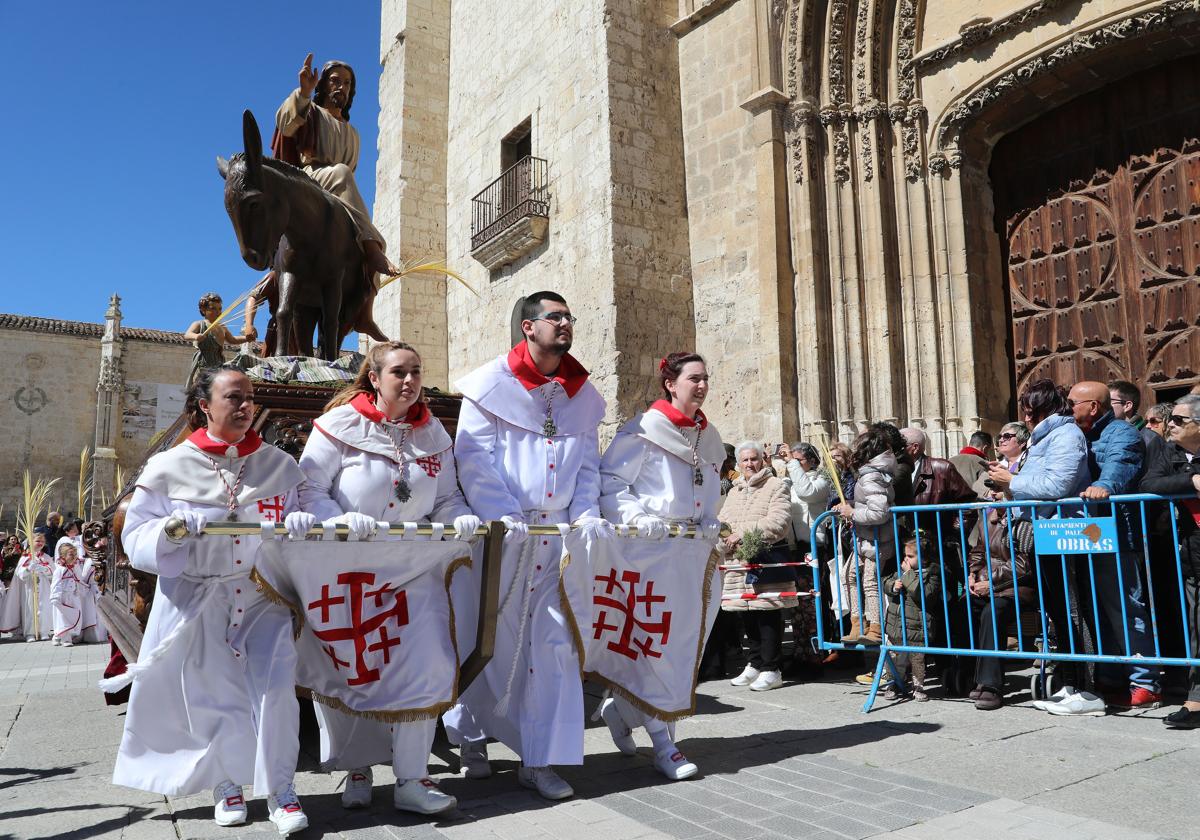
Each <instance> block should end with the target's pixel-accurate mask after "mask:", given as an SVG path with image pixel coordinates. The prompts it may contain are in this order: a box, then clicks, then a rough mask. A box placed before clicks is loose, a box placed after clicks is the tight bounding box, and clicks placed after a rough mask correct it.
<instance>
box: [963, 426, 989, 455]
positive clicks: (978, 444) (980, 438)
mask: <svg viewBox="0 0 1200 840" xmlns="http://www.w3.org/2000/svg"><path fill="white" fill-rule="evenodd" d="M967 445H968V446H971V447H973V448H975V449H981V450H985V449H987V448H988V447H990V446H991V445H992V436H991V435H989V434H988V433H987V432H985V431H983V430H982V429H981V430H980V431H978V432H975V433H974V434H972V435H971V439H970V440H969V441H967Z"/></svg>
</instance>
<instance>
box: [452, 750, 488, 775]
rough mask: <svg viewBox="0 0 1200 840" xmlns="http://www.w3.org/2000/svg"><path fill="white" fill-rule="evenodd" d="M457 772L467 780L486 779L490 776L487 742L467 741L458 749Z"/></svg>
mask: <svg viewBox="0 0 1200 840" xmlns="http://www.w3.org/2000/svg"><path fill="white" fill-rule="evenodd" d="M458 763H459V770H460V771H461V772H462V774H463V776H465V777H466V778H468V779H486V778H488V777H489V776H491V775H492V765H491V764H490V763H488V754H487V741H467V742H466V743H465V744H463V745H462V746H461V747H459V749H458Z"/></svg>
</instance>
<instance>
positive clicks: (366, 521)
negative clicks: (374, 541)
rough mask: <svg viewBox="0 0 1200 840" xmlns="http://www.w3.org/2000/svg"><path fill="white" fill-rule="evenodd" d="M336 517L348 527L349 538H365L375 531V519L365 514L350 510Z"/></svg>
mask: <svg viewBox="0 0 1200 840" xmlns="http://www.w3.org/2000/svg"><path fill="white" fill-rule="evenodd" d="M338 518H339V519H341V520H342V522H343V523H344V524H345V526H346V527H347V528H349V529H350V538H351V539H355V540H365V539H367V538H369V537H371V536H372V535H373V534H374V533H375V520H374V519H372V518H371V517H369V516H367V515H365V514H362V513H358V512H357V511H350V512H349V513H343V514H342V515H341V516H340V517H338Z"/></svg>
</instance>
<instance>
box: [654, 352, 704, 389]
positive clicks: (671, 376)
mask: <svg viewBox="0 0 1200 840" xmlns="http://www.w3.org/2000/svg"><path fill="white" fill-rule="evenodd" d="M691 362H699V363H700V364H704V357H703V356H701V355H700V354H699V353H693V352H691V351H680V352H678V353H671V354H669V355H668V356H666V358H664V359H660V360H659V363H658V379H659V386H660V387H661V388H662V392H663V397H664V398H665V399H666V400H668V401H669V400H670V399H671V392H670V391H668V390H667V383H668V382H674V381H675V380H676V379H678V378H679V374H681V373H683V366H684V365H686V364H689V363H691Z"/></svg>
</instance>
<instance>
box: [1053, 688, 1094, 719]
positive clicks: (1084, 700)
mask: <svg viewBox="0 0 1200 840" xmlns="http://www.w3.org/2000/svg"><path fill="white" fill-rule="evenodd" d="M1046 711H1047V712H1049V713H1050V714H1052V715H1087V716H1090V717H1104V715H1105V713H1106V712H1105V706H1104V701H1103V700H1101V699H1100V698H1099V697H1097V696H1096V695H1095V694H1091V693H1089V692H1087V691H1079V692H1076V693H1075V694H1071V695H1068V696H1067V697H1066V698H1065V699H1063V700H1060V701H1059V702H1057V703H1050V704H1048V705H1047V706H1046Z"/></svg>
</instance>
